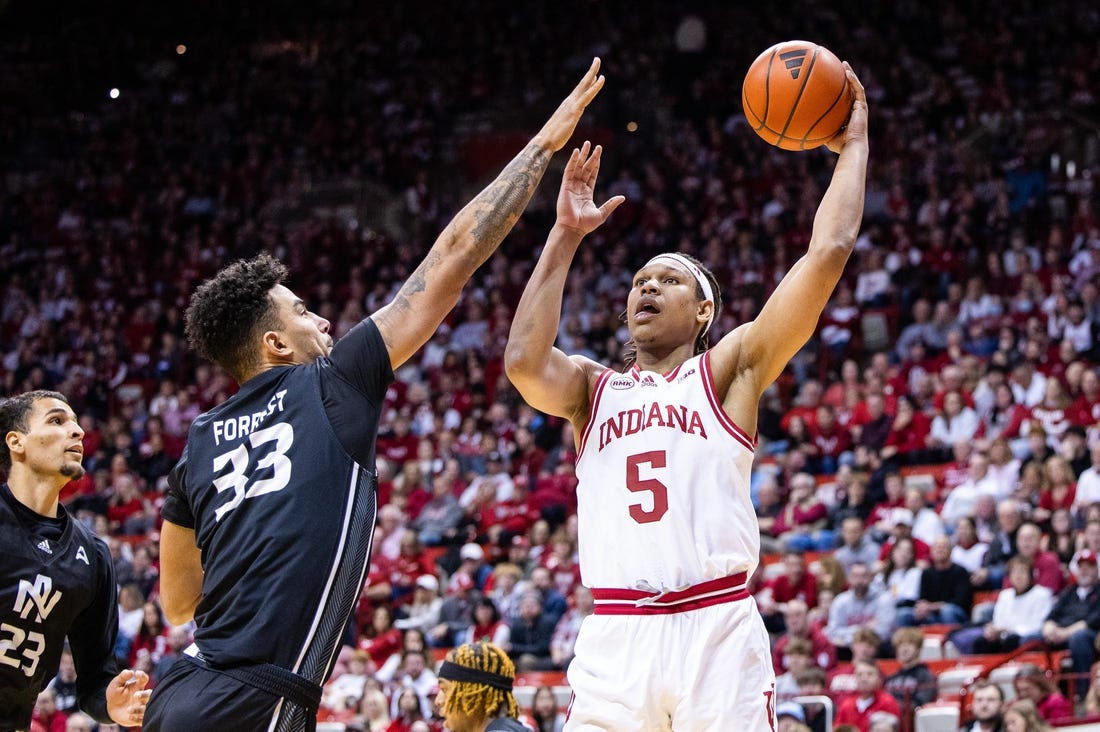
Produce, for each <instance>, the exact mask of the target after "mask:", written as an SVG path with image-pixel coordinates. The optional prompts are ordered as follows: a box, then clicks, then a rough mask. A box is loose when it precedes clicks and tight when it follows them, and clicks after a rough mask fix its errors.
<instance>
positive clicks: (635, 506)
mask: <svg viewBox="0 0 1100 732" xmlns="http://www.w3.org/2000/svg"><path fill="white" fill-rule="evenodd" d="M643 465H644V466H648V468H649V469H648V470H647V471H646V474H647V475H651V474H652V471H653V470H655V469H658V468H663V467H665V451H664V450H653V451H652V452H643V453H640V454H638V455H631V456H630V457H628V458H627V459H626V488H627V490H629V491H630V492H631V493H647V492H648V493H652V494H653V507H652V508H650V509H648V510H647V509H645V508H644V507H643V506H644V504H645V503H647V501H643V502H642V503H632V504H631V505H630V518H632V519H634V520H635V521H637V522H638V523H640V524H651V523H653V522H654V521H660V520H661V517H662V516H664V515H665V514H666V513H667V512H668V488H666V487H665V484H664V483H662V482H661V481H659V480H657V479H656V478H651V477H647V478H643V477H642V466H643Z"/></svg>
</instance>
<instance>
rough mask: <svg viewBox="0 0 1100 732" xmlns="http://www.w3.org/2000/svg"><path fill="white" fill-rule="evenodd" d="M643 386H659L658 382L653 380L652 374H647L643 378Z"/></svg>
mask: <svg viewBox="0 0 1100 732" xmlns="http://www.w3.org/2000/svg"><path fill="white" fill-rule="evenodd" d="M642 386H657V382H656V381H654V380H653V377H652V376H650V375H649V374H646V375H645V378H644V379H642Z"/></svg>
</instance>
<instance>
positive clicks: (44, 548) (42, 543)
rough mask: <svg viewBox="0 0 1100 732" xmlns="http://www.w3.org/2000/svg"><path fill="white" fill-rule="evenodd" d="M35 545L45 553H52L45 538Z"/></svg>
mask: <svg viewBox="0 0 1100 732" xmlns="http://www.w3.org/2000/svg"><path fill="white" fill-rule="evenodd" d="M36 546H37V547H38V548H39V549H41V550H42V551H44V552H46V553H47V554H53V549H50V542H48V541H46V540H45V539H43V540H42V541H40V542H38V544H37V545H36Z"/></svg>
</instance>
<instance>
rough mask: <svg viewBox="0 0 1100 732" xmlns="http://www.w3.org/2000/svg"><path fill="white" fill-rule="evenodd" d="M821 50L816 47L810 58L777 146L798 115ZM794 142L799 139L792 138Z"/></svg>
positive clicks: (769, 68) (803, 141)
mask: <svg viewBox="0 0 1100 732" xmlns="http://www.w3.org/2000/svg"><path fill="white" fill-rule="evenodd" d="M820 50H821V46H814V53H813V55H812V56H810V62H809V67H808V68H807V69H806V76H805V77H804V78H803V79H802V83H801V84H800V85H799V87H798V94H796V95H795V98H794V104H792V105H791V111H790V113H789V114H788V115H787V121H786V122H784V123H783V131H782V132H780V133H779V140H778V141H777V143H776V144H779V143H781V142H783V139H784V138H786V137H787V130H788V129H790V127H791V120H793V119H794V116H795V114H797V113H798V104H799V102H801V101H802V93H803V92H805V91H806V85H807V84H809V83H810V77H812V76H813V74H814V64H816V63H817V54H818V52H819V51H820ZM768 71H769V72H770V71H771V65H770V64H769V65H768ZM791 139H792V140H794V139H797V138H793V137H792V138H791ZM802 144H803V145H805V144H806V138H805V137H803V138H802Z"/></svg>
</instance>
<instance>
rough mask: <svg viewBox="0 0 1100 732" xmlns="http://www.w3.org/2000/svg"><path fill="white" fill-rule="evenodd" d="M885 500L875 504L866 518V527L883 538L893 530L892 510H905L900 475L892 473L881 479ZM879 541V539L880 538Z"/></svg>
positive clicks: (902, 481)
mask: <svg viewBox="0 0 1100 732" xmlns="http://www.w3.org/2000/svg"><path fill="white" fill-rule="evenodd" d="M882 484H883V488H884V489H885V491H886V498H885V499H883V500H881V501H879V502H878V503H876V504H875V506H874V508H872V509H871V515H870V516H868V517H867V526H868V527H869V528H870V529H871V530H873V531H874V532H876V533H877V534H878V535H879V537H885V536H886V535H887V534H889V533H890V532H891V531H892V530H893V528H894V509H898V508H905V481H904V480H903V479H902V477H901V473H898V472H896V471H892V472H889V473H887V474H886V476H885V477H884V478H883V479H882ZM880 541H881V538H880Z"/></svg>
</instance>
